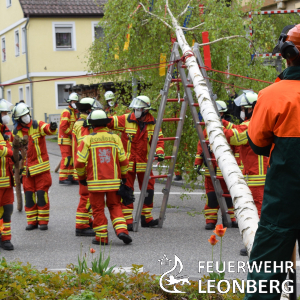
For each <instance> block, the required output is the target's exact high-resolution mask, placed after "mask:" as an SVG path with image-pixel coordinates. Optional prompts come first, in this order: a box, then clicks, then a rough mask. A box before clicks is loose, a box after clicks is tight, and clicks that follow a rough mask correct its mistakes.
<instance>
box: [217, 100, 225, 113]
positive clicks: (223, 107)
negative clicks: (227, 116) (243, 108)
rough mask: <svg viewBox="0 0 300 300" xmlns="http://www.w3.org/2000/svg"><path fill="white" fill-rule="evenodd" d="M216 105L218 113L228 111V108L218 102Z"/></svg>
mask: <svg viewBox="0 0 300 300" xmlns="http://www.w3.org/2000/svg"><path fill="white" fill-rule="evenodd" d="M216 104H217V108H218V111H220V112H225V111H227V107H226V106H224V105H221V104H220V103H218V102H216Z"/></svg>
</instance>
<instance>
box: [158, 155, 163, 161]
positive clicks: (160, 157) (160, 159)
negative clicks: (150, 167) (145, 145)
mask: <svg viewBox="0 0 300 300" xmlns="http://www.w3.org/2000/svg"><path fill="white" fill-rule="evenodd" d="M164 159H165V154H157V160H158V161H164Z"/></svg>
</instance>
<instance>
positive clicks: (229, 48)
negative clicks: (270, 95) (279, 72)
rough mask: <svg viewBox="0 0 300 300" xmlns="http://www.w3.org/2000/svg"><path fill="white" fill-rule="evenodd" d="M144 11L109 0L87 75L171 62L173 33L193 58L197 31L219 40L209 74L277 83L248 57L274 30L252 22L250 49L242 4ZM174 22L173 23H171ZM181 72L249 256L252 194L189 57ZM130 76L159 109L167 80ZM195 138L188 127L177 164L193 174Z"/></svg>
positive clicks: (161, 4)
mask: <svg viewBox="0 0 300 300" xmlns="http://www.w3.org/2000/svg"><path fill="white" fill-rule="evenodd" d="M138 5H140V7H139V8H137V7H138ZM147 5H149V4H148V3H147V1H145V0H144V1H142V2H138V1H131V0H124V1H116V0H110V1H109V2H108V3H107V4H106V6H105V17H104V18H103V20H102V21H101V22H100V25H101V26H103V27H104V31H105V37H104V39H103V40H96V41H95V43H94V44H93V46H92V48H91V49H90V53H89V58H88V67H89V71H92V72H100V71H109V70H116V69H123V68H128V67H135V66H142V65H150V64H151V65H152V64H156V63H158V61H159V58H160V57H161V56H162V54H164V55H166V56H167V57H168V56H169V53H170V49H171V38H170V37H171V34H172V33H173V34H174V32H175V33H176V37H177V41H178V43H179V45H180V47H181V49H182V53H183V54H187V53H190V51H191V48H190V46H189V45H191V44H192V43H193V40H195V41H199V42H200V40H201V36H200V34H199V30H201V31H204V30H207V31H209V33H210V38H211V40H212V41H214V40H219V42H218V43H213V44H212V46H211V52H212V64H213V68H214V69H217V70H226V69H227V68H228V61H229V66H230V71H231V72H232V73H235V74H242V75H244V76H250V77H254V78H260V79H264V80H269V81H273V80H274V79H275V76H276V70H275V69H274V68H270V67H266V66H264V65H263V64H262V61H261V60H259V59H254V60H251V54H253V51H254V49H257V50H263V49H264V48H265V44H266V42H267V41H270V40H275V41H276V38H277V37H276V36H275V32H276V33H277V31H276V30H275V29H276V28H275V27H274V28H273V27H272V26H274V25H272V24H271V22H270V21H269V20H266V21H264V22H261V18H262V17H257V18H256V19H255V20H254V21H253V26H254V27H255V26H256V27H255V28H256V29H255V30H256V34H255V35H254V36H253V38H252V48H250V47H249V43H250V36H249V35H248V34H247V30H246V29H247V28H248V26H249V20H247V19H245V15H246V14H245V13H244V12H243V11H242V9H241V4H240V3H239V2H237V3H234V5H231V6H230V5H228V1H224V0H220V1H216V0H207V1H205V13H204V14H202V15H201V16H200V14H199V10H198V5H199V2H198V1H196V0H191V1H188V5H186V1H183V0H179V1H176V2H175V1H172V3H171V4H170V6H169V1H168V0H157V1H155V5H154V7H153V11H151V12H149V11H148V9H147ZM259 5H260V3H259V2H256V1H255V0H254V1H253V2H252V3H251V6H252V7H253V8H256V9H257V8H259ZM189 6H191V7H193V10H192V12H193V13H192V15H191V16H190V21H189V30H187V29H185V31H186V32H184V31H183V28H182V27H181V26H180V25H179V24H183V23H184V20H185V19H186V18H187V14H189V13H190V11H191V9H189ZM154 12H155V15H154ZM175 15H177V18H175V17H174V16H175ZM202 19H203V20H202ZM202 21H204V22H202ZM260 22H261V23H260ZM199 23H202V25H199ZM203 23H204V24H203ZM124 24H126V25H124ZM267 25H270V26H271V25H272V26H271V29H272V30H269V31H267V30H264V29H265V27H266V26H267ZM275 25H276V24H275ZM129 35H130V36H129ZM274 44H275V43H274ZM124 45H125V47H124ZM186 65H187V67H188V70H189V72H190V75H191V78H192V81H193V84H194V87H195V97H196V98H197V100H198V102H199V105H200V111H201V114H202V116H203V118H204V120H205V123H206V128H207V132H208V136H209V140H210V144H211V147H212V150H213V152H214V153H215V156H216V158H217V161H218V164H219V166H220V168H221V171H222V173H223V176H224V179H225V181H226V184H227V186H228V188H229V191H230V194H231V196H232V199H233V202H234V206H235V208H236V214H237V217H238V220H239V228H240V232H241V234H242V236H243V241H244V244H245V245H246V247H247V248H248V250H250V249H251V247H252V243H253V239H254V234H255V231H256V228H257V223H258V215H257V210H256V207H255V205H254V202H253V199H252V195H251V192H250V190H249V188H248V187H247V184H246V182H245V180H244V177H243V175H242V174H241V172H240V169H239V168H238V166H237V164H236V161H235V158H234V157H233V155H232V154H231V150H230V147H229V145H228V144H227V142H226V139H225V137H224V135H223V131H222V124H221V122H220V120H219V118H218V116H217V114H216V112H215V110H214V108H213V105H212V103H211V99H210V96H209V94H208V91H207V87H206V85H205V81H204V79H203V77H202V75H201V72H200V70H199V68H198V65H197V63H196V61H195V57H194V56H191V57H187V59H186ZM131 76H132V74H130V73H123V74H122V75H120V74H116V75H114V76H111V77H110V80H113V81H125V82H128V81H129V80H131V79H132V78H131ZM133 76H134V77H136V78H138V79H139V80H140V82H141V85H142V93H143V94H146V95H149V96H150V97H151V98H152V99H156V101H154V106H155V105H156V106H157V107H158V106H159V97H157V95H158V94H159V90H160V89H161V87H162V86H163V82H164V79H165V78H164V76H161V77H160V76H159V75H158V71H157V69H154V70H153V69H148V70H144V71H143V72H140V73H138V72H137V73H135V74H134V75H133ZM175 76H176V75H175ZM209 76H210V77H211V78H212V79H213V80H218V81H222V82H227V83H230V82H232V81H234V83H235V84H236V85H239V86H242V87H244V88H252V89H254V90H256V91H257V90H259V89H261V88H263V87H265V86H266V84H265V83H263V82H257V81H247V80H246V79H245V78H241V77H237V78H235V79H232V78H227V77H226V76H225V75H224V74H220V73H210V74H209ZM174 87H175V88H174V90H173V91H172V92H173V96H174V97H177V92H178V91H177V89H176V87H177V86H176V85H174ZM213 88H214V91H215V92H216V93H217V94H218V96H219V99H224V98H225V89H224V85H221V84H220V83H215V84H214V85H213ZM127 91H128V94H127V97H128V100H129V99H130V98H131V90H128V88H127ZM123 97H124V96H123ZM125 97H126V95H125ZM225 100H226V99H225ZM177 110H178V108H177V107H175V106H174V105H173V106H171V107H170V108H168V113H169V114H175V113H176V112H177ZM187 117H188V118H190V115H189V114H188V115H187ZM163 131H164V134H165V136H172V134H173V135H174V133H175V131H174V125H168V124H167V125H165V127H164V128H163ZM197 139H198V137H197V135H196V132H195V130H194V128H193V126H191V123H189V122H185V126H184V134H183V137H182V143H181V149H180V151H181V152H180V153H181V155H180V156H179V164H180V163H181V164H184V165H185V168H186V163H187V161H188V160H189V163H190V167H191V166H192V163H193V156H192V157H190V153H195V152H196V151H195V150H196V143H197ZM170 148H171V145H170V146H169V148H168V147H166V152H167V153H168V151H169V153H170ZM186 169H188V168H186Z"/></svg>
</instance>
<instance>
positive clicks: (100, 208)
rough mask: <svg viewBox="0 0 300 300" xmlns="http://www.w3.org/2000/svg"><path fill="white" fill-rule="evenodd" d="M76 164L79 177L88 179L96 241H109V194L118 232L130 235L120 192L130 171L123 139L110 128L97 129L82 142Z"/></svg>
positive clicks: (112, 215) (111, 212)
mask: <svg viewBox="0 0 300 300" xmlns="http://www.w3.org/2000/svg"><path fill="white" fill-rule="evenodd" d="M75 167H76V170H77V174H78V177H79V179H80V180H85V179H86V180H87V187H88V190H89V196H90V202H91V205H92V209H93V216H94V221H93V229H94V231H95V232H96V240H97V241H101V242H104V243H107V242H108V233H107V219H106V217H105V214H104V208H105V201H104V197H105V196H106V205H107V207H108V209H109V213H110V218H111V221H112V224H113V227H114V230H115V232H116V234H117V235H119V234H120V233H121V232H123V233H126V234H128V230H127V225H126V221H125V218H124V215H123V213H122V208H121V197H120V196H119V195H117V193H116V192H117V190H118V189H119V188H120V182H121V178H126V175H127V170H128V160H127V158H126V154H125V151H124V148H123V145H122V142H121V139H120V138H119V137H118V136H117V135H116V134H113V133H111V132H109V131H108V129H107V128H104V127H97V128H95V129H94V132H93V133H92V134H90V135H88V136H86V137H85V138H84V139H83V141H82V142H81V144H80V146H79V148H78V152H77V159H76V161H75Z"/></svg>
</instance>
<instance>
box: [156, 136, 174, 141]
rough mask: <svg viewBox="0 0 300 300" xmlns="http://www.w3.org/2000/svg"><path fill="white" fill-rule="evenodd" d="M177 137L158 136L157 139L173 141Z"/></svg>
mask: <svg viewBox="0 0 300 300" xmlns="http://www.w3.org/2000/svg"><path fill="white" fill-rule="evenodd" d="M177 139H178V137H176V136H175V137H165V138H158V140H159V141H175V140H177Z"/></svg>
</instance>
